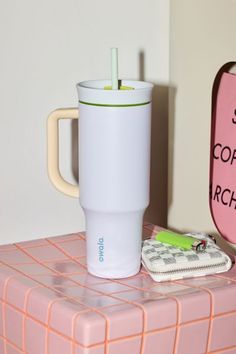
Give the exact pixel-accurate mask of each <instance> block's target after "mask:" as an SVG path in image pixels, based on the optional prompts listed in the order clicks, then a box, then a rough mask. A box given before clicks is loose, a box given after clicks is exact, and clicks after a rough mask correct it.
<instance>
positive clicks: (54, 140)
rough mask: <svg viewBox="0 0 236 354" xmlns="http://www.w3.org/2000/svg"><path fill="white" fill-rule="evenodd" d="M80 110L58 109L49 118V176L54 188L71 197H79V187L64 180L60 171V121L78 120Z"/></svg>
mask: <svg viewBox="0 0 236 354" xmlns="http://www.w3.org/2000/svg"><path fill="white" fill-rule="evenodd" d="M78 118H79V112H78V108H60V109H56V110H55V111H53V112H52V113H50V114H49V116H48V121H47V168H48V175H49V178H50V180H51V182H52V183H53V184H54V186H55V187H56V188H57V189H58V190H59V191H60V192H63V193H65V194H66V195H69V196H70V197H78V196H79V187H78V186H77V185H74V184H71V183H69V182H67V181H65V180H64V178H63V177H62V176H61V173H60V170H59V134H58V123H59V120H60V119H78Z"/></svg>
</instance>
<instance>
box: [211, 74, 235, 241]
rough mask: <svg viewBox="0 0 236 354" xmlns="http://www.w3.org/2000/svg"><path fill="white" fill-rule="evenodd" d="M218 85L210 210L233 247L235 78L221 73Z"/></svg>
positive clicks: (214, 117)
mask: <svg viewBox="0 0 236 354" xmlns="http://www.w3.org/2000/svg"><path fill="white" fill-rule="evenodd" d="M217 85H218V86H217V90H216V91H215V92H213V99H214V101H213V114H212V141H211V173H210V207H211V213H212V217H213V219H214V222H215V225H216V226H217V228H218V230H219V232H220V234H221V235H222V236H223V237H224V238H225V239H226V240H227V241H229V242H231V243H233V244H236V75H234V74H232V73H228V72H223V74H221V76H220V79H219V82H218V83H217ZM214 95H215V97H214Z"/></svg>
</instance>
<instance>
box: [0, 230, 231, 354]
mask: <svg viewBox="0 0 236 354" xmlns="http://www.w3.org/2000/svg"><path fill="white" fill-rule="evenodd" d="M158 230H159V228H158V227H156V226H154V225H152V224H145V225H144V235H145V237H150V236H152V235H153V234H155V233H156V232H157V231H158ZM85 247H86V243H85V236H84V233H76V234H70V235H65V236H58V237H52V238H51V237H49V238H45V239H39V240H36V241H30V242H21V243H16V244H13V245H4V246H0V353H1V354H120V353H123V354H172V353H173V354H190V353H191V354H203V353H209V354H210V353H221V354H223V353H225V354H226V353H228V354H233V353H236V336H235V328H236V267H234V268H233V269H231V270H230V271H229V272H227V273H222V274H219V275H217V276H216V275H215V276H208V277H201V278H195V279H185V280H179V281H172V282H166V283H155V282H154V281H153V280H152V279H151V278H150V277H149V275H148V274H147V273H146V271H145V270H144V269H141V271H140V273H139V274H138V275H136V276H133V277H130V278H126V279H121V280H108V279H102V278H97V277H94V276H92V275H90V274H88V273H87V271H86V257H85Z"/></svg>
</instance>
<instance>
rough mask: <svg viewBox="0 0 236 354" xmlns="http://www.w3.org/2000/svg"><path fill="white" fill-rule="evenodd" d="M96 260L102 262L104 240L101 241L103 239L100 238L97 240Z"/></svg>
mask: <svg viewBox="0 0 236 354" xmlns="http://www.w3.org/2000/svg"><path fill="white" fill-rule="evenodd" d="M98 259H99V262H103V261H104V239H103V237H100V238H99V239H98Z"/></svg>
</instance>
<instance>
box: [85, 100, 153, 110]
mask: <svg viewBox="0 0 236 354" xmlns="http://www.w3.org/2000/svg"><path fill="white" fill-rule="evenodd" d="M79 103H82V104H86V105H88V106H97V107H121V108H122V107H137V106H145V105H146V104H149V103H151V102H150V101H148V102H144V103H134V104H103V103H90V102H84V101H79Z"/></svg>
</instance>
